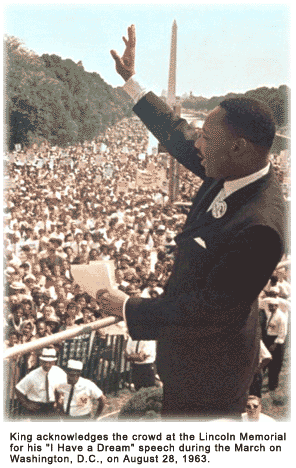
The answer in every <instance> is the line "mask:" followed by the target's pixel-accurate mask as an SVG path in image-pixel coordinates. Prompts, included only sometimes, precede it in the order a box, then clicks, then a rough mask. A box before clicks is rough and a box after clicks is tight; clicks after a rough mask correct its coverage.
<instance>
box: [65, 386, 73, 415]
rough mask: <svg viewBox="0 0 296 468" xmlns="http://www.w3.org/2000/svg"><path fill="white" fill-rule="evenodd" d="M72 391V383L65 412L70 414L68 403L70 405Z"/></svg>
mask: <svg viewBox="0 0 296 468" xmlns="http://www.w3.org/2000/svg"><path fill="white" fill-rule="evenodd" d="M73 393H74V385H72V386H71V390H70V393H69V399H68V403H67V409H66V414H70V405H71V401H72V398H73Z"/></svg>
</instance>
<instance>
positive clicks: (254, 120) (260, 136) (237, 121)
mask: <svg viewBox="0 0 296 468" xmlns="http://www.w3.org/2000/svg"><path fill="white" fill-rule="evenodd" d="M219 106H220V107H222V109H224V110H225V111H226V116H225V122H226V124H227V125H229V126H230V127H231V128H232V129H233V130H234V131H235V133H236V134H237V135H238V136H239V137H242V138H245V139H246V140H249V141H251V142H252V143H255V144H256V145H258V146H261V147H263V148H266V149H268V150H269V149H270V148H271V145H272V142H273V138H274V135H275V122H274V118H273V114H272V111H271V109H270V108H269V107H268V106H267V105H266V104H264V103H263V102H260V101H256V100H255V99H251V98H245V97H238V98H229V99H224V100H223V101H222V102H220V104H219Z"/></svg>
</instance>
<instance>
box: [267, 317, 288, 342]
mask: <svg viewBox="0 0 296 468" xmlns="http://www.w3.org/2000/svg"><path fill="white" fill-rule="evenodd" d="M265 313H266V319H267V335H268V336H276V337H277V338H276V339H275V341H274V342H275V343H277V344H283V343H284V342H285V339H286V336H287V331H288V325H287V317H286V316H285V314H284V313H283V312H281V311H280V310H279V309H277V310H276V312H275V313H274V315H273V316H272V317H271V312H270V311H269V310H266V311H265Z"/></svg>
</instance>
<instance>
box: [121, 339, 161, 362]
mask: <svg viewBox="0 0 296 468" xmlns="http://www.w3.org/2000/svg"><path fill="white" fill-rule="evenodd" d="M138 343H139V346H138ZM126 352H127V353H128V354H134V353H136V352H137V353H141V352H143V353H144V354H146V356H147V357H146V359H145V360H144V361H137V362H135V364H137V365H138V364H139V365H141V364H152V363H153V362H155V359H156V341H153V340H150V341H144V340H141V341H137V340H132V339H131V337H129V338H128V341H127V344H126Z"/></svg>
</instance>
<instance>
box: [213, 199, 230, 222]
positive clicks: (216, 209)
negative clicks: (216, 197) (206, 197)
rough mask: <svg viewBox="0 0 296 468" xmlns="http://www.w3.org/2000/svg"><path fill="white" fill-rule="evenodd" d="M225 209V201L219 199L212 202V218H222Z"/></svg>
mask: <svg viewBox="0 0 296 468" xmlns="http://www.w3.org/2000/svg"><path fill="white" fill-rule="evenodd" d="M226 211H227V205H226V202H225V201H219V202H217V203H214V205H213V207H212V215H213V216H214V218H217V219H218V218H222V216H224V215H225V213H226Z"/></svg>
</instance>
